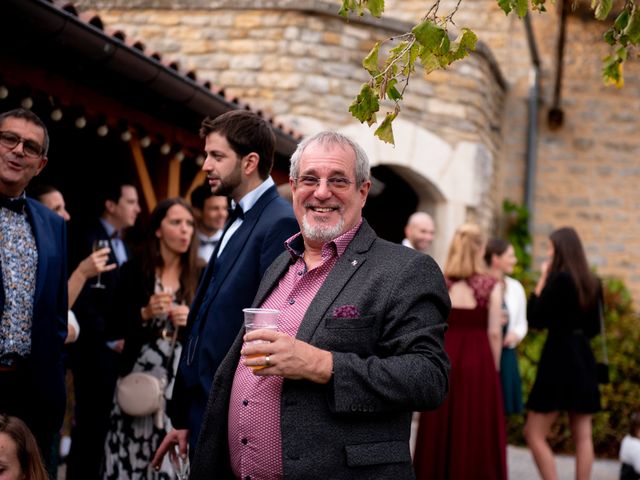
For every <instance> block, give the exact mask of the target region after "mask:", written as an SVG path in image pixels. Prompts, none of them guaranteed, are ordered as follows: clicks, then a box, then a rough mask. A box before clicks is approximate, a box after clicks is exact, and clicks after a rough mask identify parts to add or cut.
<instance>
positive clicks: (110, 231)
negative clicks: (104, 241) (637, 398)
mask: <svg viewBox="0 0 640 480" xmlns="http://www.w3.org/2000/svg"><path fill="white" fill-rule="evenodd" d="M100 223H101V224H102V226H103V227H104V229H105V231H106V232H107V237H109V238H113V234H114V232H115V231H116V227H114V226H113V225H111V224H110V223H109V222H107V221H106V220H105V219H104V218H101V219H100ZM118 238H120V237H118Z"/></svg>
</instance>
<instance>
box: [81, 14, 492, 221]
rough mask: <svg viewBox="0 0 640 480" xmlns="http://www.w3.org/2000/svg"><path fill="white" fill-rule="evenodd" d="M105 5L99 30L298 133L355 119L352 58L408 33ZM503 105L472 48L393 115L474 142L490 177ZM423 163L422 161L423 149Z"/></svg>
mask: <svg viewBox="0 0 640 480" xmlns="http://www.w3.org/2000/svg"><path fill="white" fill-rule="evenodd" d="M91 3H92V4H93V5H94V6H95V3H94V2H91ZM105 3H109V2H102V3H101V4H99V5H98V6H102V4H105ZM111 3H112V4H114V5H115V7H118V6H120V7H121V8H109V9H106V8H105V9H100V10H98V11H97V13H98V14H99V15H100V16H101V18H102V20H103V22H104V24H105V25H107V26H108V27H109V28H111V29H117V30H121V31H123V32H125V33H126V35H127V37H128V38H132V39H141V40H142V41H143V42H144V43H145V45H146V46H147V48H148V49H149V50H151V51H157V52H159V53H161V54H162V55H163V59H164V58H171V59H176V58H177V59H179V60H180V66H181V67H182V68H183V69H187V70H190V69H193V70H195V71H196V72H197V74H198V78H199V79H200V80H203V79H206V80H210V81H211V82H212V83H213V84H215V85H217V86H220V87H223V88H224V91H225V95H226V96H227V97H228V98H233V97H237V98H239V99H240V100H241V101H242V102H246V103H248V104H250V105H251V107H252V108H254V109H259V110H262V111H265V112H266V113H268V114H269V115H274V116H275V117H276V119H277V120H278V121H283V122H285V123H286V124H288V125H290V126H292V127H293V128H295V129H296V130H298V131H301V132H303V133H308V132H311V131H315V130H318V129H319V128H321V127H331V128H341V127H344V126H345V125H349V124H351V123H353V122H356V120H354V119H353V117H352V116H351V114H350V113H349V112H348V106H349V104H350V103H351V101H352V99H353V98H354V97H355V96H356V95H357V93H358V91H359V90H360V86H361V84H362V83H363V82H365V81H366V80H367V75H366V74H365V72H364V70H363V69H362V67H361V62H362V58H363V57H364V56H365V55H366V54H367V53H368V51H369V50H370V49H371V48H372V46H373V45H374V43H375V42H376V41H378V40H383V39H385V38H388V37H390V36H393V35H396V34H398V33H401V32H404V31H405V30H406V29H408V28H410V26H411V25H410V24H409V23H406V22H400V21H382V22H380V21H378V22H374V23H373V24H371V23H370V22H359V21H352V22H349V23H345V21H344V20H343V19H342V18H340V17H338V16H337V15H336V12H337V10H336V9H335V7H334V5H332V4H328V3H326V2H304V1H302V2H294V3H295V6H293V3H292V5H291V6H290V7H289V6H287V4H288V3H289V2H277V7H278V8H273V2H253V4H257V5H263V6H264V7H265V8H264V9H252V8H250V5H248V3H250V2H216V5H214V6H213V7H212V8H208V9H203V8H201V6H200V5H198V3H197V2H173V4H172V8H162V7H161V6H160V5H156V4H158V2H146V4H144V2H136V3H135V4H128V7H127V8H124V6H125V4H123V3H122V2H117V1H114V2H111ZM159 3H162V2H159ZM222 4H224V5H222ZM80 5H81V6H82V3H80ZM319 5H320V6H321V5H324V7H323V8H320V7H319ZM148 7H157V8H148ZM270 7H271V8H270ZM503 100H504V81H503V79H502V78H501V77H500V74H499V71H498V69H497V68H496V65H495V62H494V61H493V59H492V57H491V55H490V53H489V51H488V50H487V49H486V48H484V49H482V48H481V49H479V53H474V54H473V55H472V56H471V58H470V59H469V60H468V61H466V62H464V63H458V64H456V65H454V66H453V67H452V68H451V69H450V70H448V71H447V72H436V73H433V74H431V75H429V77H428V78H425V77H424V75H423V74H422V73H418V74H417V75H415V77H414V78H412V80H411V85H410V86H409V88H408V89H407V91H406V92H405V102H404V106H403V112H402V114H401V115H402V118H403V119H405V120H409V121H412V122H414V123H415V124H417V125H419V126H420V127H421V128H424V129H426V130H429V131H431V132H433V133H434V134H436V135H437V136H439V137H440V138H442V139H444V140H445V141H447V142H448V143H450V144H451V145H452V146H455V145H456V144H458V143H460V142H474V143H478V144H482V145H484V146H485V147H486V149H487V151H488V152H489V154H490V155H489V156H490V159H491V162H492V165H491V172H492V173H495V172H496V170H497V168H498V167H497V166H496V165H495V164H494V163H495V159H497V158H498V157H499V156H500V155H501V154H502V153H501V148H502V147H501V143H502V138H501V135H500V130H501V122H502V112H503V110H504V107H503ZM372 133H373V132H372ZM424 161H425V162H428V161H429V156H428V152H425V155H424ZM496 178H497V177H495V176H494V177H493V178H492V179H491V181H490V184H489V185H488V187H487V188H485V189H484V190H485V191H484V195H483V197H482V199H481V201H480V203H479V204H478V205H476V206H474V208H472V211H471V213H472V214H473V215H474V216H475V217H476V218H478V219H479V220H480V221H481V222H482V223H483V224H485V225H487V226H489V225H491V223H492V221H493V217H494V212H495V211H496V208H497V205H498V203H499V201H500V198H499V196H498V194H497V192H498V188H497V183H496Z"/></svg>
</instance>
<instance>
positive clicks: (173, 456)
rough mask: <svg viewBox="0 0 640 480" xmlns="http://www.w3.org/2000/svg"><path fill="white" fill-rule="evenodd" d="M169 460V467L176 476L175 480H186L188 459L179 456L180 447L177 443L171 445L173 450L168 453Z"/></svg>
mask: <svg viewBox="0 0 640 480" xmlns="http://www.w3.org/2000/svg"><path fill="white" fill-rule="evenodd" d="M169 459H170V460H171V466H173V471H174V473H175V474H176V479H177V480H187V478H188V477H189V457H188V456H185V457H184V458H183V457H182V456H181V455H180V445H178V444H177V443H176V444H174V445H173V449H172V450H170V451H169Z"/></svg>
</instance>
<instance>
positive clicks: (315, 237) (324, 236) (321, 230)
mask: <svg viewBox="0 0 640 480" xmlns="http://www.w3.org/2000/svg"><path fill="white" fill-rule="evenodd" d="M343 228H344V218H343V217H340V220H339V221H338V223H336V224H335V225H326V226H325V225H315V226H312V225H310V224H309V221H308V220H307V213H305V214H304V216H303V217H302V233H303V235H304V237H305V238H308V239H309V240H312V241H314V242H321V243H328V242H330V241H331V240H333V239H334V238H338V237H339V236H340V235H342V229H343Z"/></svg>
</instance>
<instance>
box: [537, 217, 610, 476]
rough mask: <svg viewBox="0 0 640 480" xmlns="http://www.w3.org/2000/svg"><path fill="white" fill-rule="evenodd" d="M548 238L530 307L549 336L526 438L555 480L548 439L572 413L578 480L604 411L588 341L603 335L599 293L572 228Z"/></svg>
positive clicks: (543, 471)
mask: <svg viewBox="0 0 640 480" xmlns="http://www.w3.org/2000/svg"><path fill="white" fill-rule="evenodd" d="M549 238H550V240H551V242H550V247H549V261H548V262H544V263H543V264H542V267H541V275H540V280H539V281H538V284H537V285H536V288H535V292H534V293H532V294H531V297H530V298H529V304H528V306H527V318H528V320H529V325H530V326H531V327H532V328H546V329H548V332H549V333H548V336H547V341H546V343H545V345H544V348H543V350H542V355H541V357H540V363H539V365H538V373H537V376H536V380H535V383H534V385H533V388H532V390H531V393H530V395H529V401H528V403H527V408H528V409H529V413H528V415H527V423H526V425H525V427H524V434H525V438H526V439H527V443H528V444H529V448H531V452H532V453H533V457H534V459H535V461H536V464H537V466H538V470H539V471H540V475H541V476H542V478H543V479H545V480H549V479H552V480H555V479H557V478H558V475H557V472H556V467H555V461H554V457H553V452H552V451H551V448H550V446H549V444H548V442H547V440H546V437H547V435H548V434H549V432H550V431H551V427H552V426H553V423H554V422H555V421H556V419H557V418H558V414H559V412H561V411H566V412H568V414H569V425H570V428H571V435H572V437H573V441H574V443H575V448H576V479H577V480H581V479H588V478H590V476H591V466H592V464H593V441H592V436H591V417H592V414H593V413H595V412H597V411H598V410H600V392H599V391H598V382H597V377H596V362H595V358H594V356H593V352H592V351H591V347H590V345H589V339H590V338H592V337H594V336H595V335H597V334H598V333H599V331H600V321H599V316H598V301H599V299H600V298H601V288H600V283H599V281H598V279H597V278H596V277H595V276H594V275H593V274H592V273H591V271H590V270H589V266H588V264H587V259H586V256H585V254H584V249H583V248H582V243H581V242H580V238H579V237H578V234H577V233H576V231H575V230H574V229H573V228H569V227H565V228H561V229H559V230H556V231H554V232H553V233H552V234H551V236H550V237H549Z"/></svg>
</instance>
